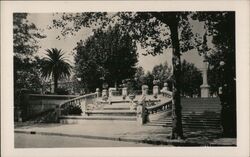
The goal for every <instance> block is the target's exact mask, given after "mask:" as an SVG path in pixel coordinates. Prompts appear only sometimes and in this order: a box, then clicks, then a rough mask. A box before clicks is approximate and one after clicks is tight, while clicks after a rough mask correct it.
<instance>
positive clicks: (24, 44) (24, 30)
mask: <svg viewBox="0 0 250 157" xmlns="http://www.w3.org/2000/svg"><path fill="white" fill-rule="evenodd" d="M27 17H28V14H27V13H14V14H13V51H14V91H15V93H16V92H17V91H18V90H20V89H22V88H26V89H29V90H37V89H38V88H39V87H40V86H41V82H40V80H39V73H38V70H37V69H38V67H37V63H38V62H37V58H35V57H34V55H33V54H34V53H35V52H37V49H38V48H39V46H38V44H37V43H38V40H39V39H42V38H45V37H46V36H45V35H44V34H42V31H41V30H39V29H38V28H37V27H36V26H35V25H34V24H33V23H31V22H30V21H28V18H27Z"/></svg>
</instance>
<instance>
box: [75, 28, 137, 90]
mask: <svg viewBox="0 0 250 157" xmlns="http://www.w3.org/2000/svg"><path fill="white" fill-rule="evenodd" d="M75 50H76V56H75V63H76V68H75V70H76V75H77V77H80V78H82V83H83V84H84V85H85V88H86V89H87V90H91V91H94V90H95V88H100V87H101V84H102V83H103V82H104V81H105V82H107V83H108V84H109V86H112V85H115V84H120V83H121V82H122V80H123V79H126V78H131V77H133V76H134V74H135V71H136V68H135V64H136V63H137V61H138V60H137V54H136V45H135V43H134V42H133V41H132V39H131V38H130V37H129V36H128V34H122V33H121V32H120V27H119V26H118V25H116V26H114V27H109V28H108V30H107V31H102V30H101V29H98V30H96V31H95V32H94V35H93V36H91V37H89V38H88V39H87V40H86V42H85V43H83V41H80V42H78V44H77V47H76V48H75Z"/></svg>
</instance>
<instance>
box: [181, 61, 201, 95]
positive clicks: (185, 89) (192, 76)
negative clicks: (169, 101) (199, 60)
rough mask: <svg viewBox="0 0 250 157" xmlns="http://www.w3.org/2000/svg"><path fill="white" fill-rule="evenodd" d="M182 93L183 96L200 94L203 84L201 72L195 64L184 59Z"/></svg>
mask: <svg viewBox="0 0 250 157" xmlns="http://www.w3.org/2000/svg"><path fill="white" fill-rule="evenodd" d="M181 72H182V77H181V93H182V95H183V96H190V97H193V96H194V95H200V85H201V84H202V76H201V72H200V71H199V69H198V68H196V67H195V65H194V64H192V63H188V62H187V61H186V60H183V61H182V67H181Z"/></svg>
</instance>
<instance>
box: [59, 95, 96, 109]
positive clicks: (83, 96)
mask: <svg viewBox="0 0 250 157" xmlns="http://www.w3.org/2000/svg"><path fill="white" fill-rule="evenodd" d="M94 95H97V94H96V93H90V94H86V95H82V96H79V97H76V98H73V99H70V100H66V101H64V102H62V103H61V104H60V105H59V106H60V107H61V106H62V105H64V104H67V103H69V102H72V101H76V100H80V99H82V98H86V97H89V96H94Z"/></svg>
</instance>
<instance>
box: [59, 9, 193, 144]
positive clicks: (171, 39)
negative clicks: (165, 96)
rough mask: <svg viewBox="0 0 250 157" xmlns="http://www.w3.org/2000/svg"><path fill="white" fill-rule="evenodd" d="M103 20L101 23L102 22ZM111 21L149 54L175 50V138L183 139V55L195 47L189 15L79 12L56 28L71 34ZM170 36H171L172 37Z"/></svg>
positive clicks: (173, 57) (60, 20)
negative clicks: (181, 80) (83, 28)
mask: <svg viewBox="0 0 250 157" xmlns="http://www.w3.org/2000/svg"><path fill="white" fill-rule="evenodd" d="M69 21H70V22H73V23H74V25H75V26H76V27H74V28H71V29H68V28H69V27H68V26H67V22H69ZM99 21H100V22H99ZM110 22H111V23H112V22H116V23H119V24H121V26H122V28H123V29H122V30H123V31H124V32H129V34H130V36H131V37H132V38H133V39H134V40H137V41H139V42H140V43H141V45H142V47H148V48H149V49H150V50H149V51H148V54H151V55H157V54H159V53H162V50H163V49H164V48H169V47H171V48H172V64H173V76H172V78H173V79H172V87H173V89H172V91H173V101H172V106H173V107H172V109H173V114H172V116H173V127H172V129H173V130H172V138H174V139H178V138H183V130H182V120H181V117H182V116H181V102H180V76H181V61H180V55H181V52H185V51H187V50H189V49H191V48H193V44H192V42H191V41H192V40H190V38H191V37H192V33H191V31H190V30H191V29H190V26H189V22H188V13H186V12H118V13H112V14H107V13H100V12H98V13H77V14H64V15H62V18H61V19H59V20H54V26H55V27H62V28H63V34H67V32H68V31H72V30H73V31H79V30H80V28H81V26H84V27H86V26H87V27H89V26H91V24H93V23H94V24H96V23H97V24H98V23H99V24H100V26H101V27H105V26H106V25H108V24H110ZM169 34H170V35H169Z"/></svg>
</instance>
